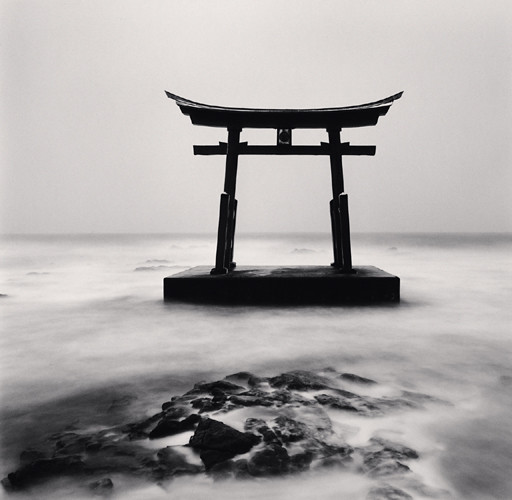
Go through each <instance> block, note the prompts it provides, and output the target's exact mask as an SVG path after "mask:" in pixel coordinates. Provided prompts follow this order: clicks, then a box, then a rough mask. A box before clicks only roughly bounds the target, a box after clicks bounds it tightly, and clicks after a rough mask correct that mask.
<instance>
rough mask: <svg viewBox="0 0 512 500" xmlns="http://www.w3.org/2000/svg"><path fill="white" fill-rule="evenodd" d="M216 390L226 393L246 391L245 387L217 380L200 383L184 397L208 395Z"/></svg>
mask: <svg viewBox="0 0 512 500" xmlns="http://www.w3.org/2000/svg"><path fill="white" fill-rule="evenodd" d="M214 389H218V390H221V391H222V392H225V393H229V394H232V393H236V392H241V391H244V390H245V387H243V386H241V385H237V384H233V383H232V382H229V381H227V380H217V381H216V382H200V383H198V384H195V385H194V388H193V389H192V390H190V391H188V392H186V393H185V394H184V396H189V395H193V394H201V393H207V394H212V391H213V390H214Z"/></svg>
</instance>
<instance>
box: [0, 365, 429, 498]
mask: <svg viewBox="0 0 512 500" xmlns="http://www.w3.org/2000/svg"><path fill="white" fill-rule="evenodd" d="M346 381H348V382H350V383H351V384H361V385H365V386H366V385H375V384H377V382H375V381H374V380H371V379H367V378H364V377H360V376H358V375H355V374H347V373H338V372H337V371H336V370H334V369H325V370H322V371H318V372H314V371H305V370H295V371H290V372H286V373H282V374H280V375H277V376H274V377H261V376H257V375H254V374H252V373H249V372H239V373H235V374H233V375H229V376H227V377H226V378H224V379H222V380H217V381H213V382H199V383H197V384H195V386H194V387H193V388H192V389H191V390H189V391H188V392H186V393H184V394H182V395H178V396H173V397H172V398H171V399H170V400H169V401H166V402H165V403H163V404H162V411H161V412H159V413H156V414H155V415H153V416H151V417H149V418H146V419H144V420H141V421H135V422H131V423H128V424H123V425H119V426H114V427H109V428H105V427H102V426H101V422H98V424H99V425H98V427H96V429H98V428H101V429H102V430H99V431H98V430H90V429H91V428H89V429H77V428H75V429H73V431H70V430H63V431H62V432H59V433H57V434H52V435H51V436H43V438H44V439H42V440H41V442H44V443H46V445H45V447H44V448H43V449H34V448H30V449H27V450H25V451H24V452H23V453H22V454H21V457H20V464H19V468H18V469H17V470H16V471H14V472H11V473H10V474H8V476H7V477H6V478H4V480H3V481H2V484H3V486H4V488H6V489H7V490H23V489H26V488H33V487H37V485H38V484H39V483H42V482H44V481H47V480H50V479H52V478H57V477H61V476H73V477H75V478H79V480H80V481H82V482H83V483H84V488H88V489H89V491H91V492H93V493H94V494H95V495H108V494H109V493H110V492H111V491H112V490H113V488H114V484H113V482H112V480H111V479H110V477H109V476H111V475H115V476H116V477H119V476H120V475H123V474H124V475H129V476H131V477H133V476H138V477H140V478H142V479H145V480H149V481H154V482H162V481H170V480H172V478H174V477H176V476H181V475H196V474H208V475H210V476H212V477H214V478H215V479H230V478H231V479H249V478H251V477H275V476H284V475H288V474H297V473H300V472H302V471H307V470H315V469H323V468H325V467H329V468H331V469H332V468H333V467H339V468H342V469H344V470H346V471H352V472H353V473H354V474H364V475H366V476H367V477H368V478H377V479H381V478H386V479H388V480H389V479H392V478H395V477H400V476H402V475H404V474H408V475H410V474H412V472H411V467H410V463H411V461H414V460H418V459H419V458H420V457H419V454H418V452H417V451H416V450H414V449H412V448H410V447H408V446H405V445H403V444H401V443H397V442H393V441H389V440H385V439H382V438H380V437H378V436H373V437H371V438H370V439H369V441H368V442H367V443H366V444H365V445H364V446H359V447H354V446H351V445H350V444H348V443H347V442H345V440H344V437H343V436H342V435H340V434H339V433H337V432H336V431H335V429H339V428H340V422H342V421H343V416H344V415H347V416H350V418H351V421H350V422H351V423H350V425H351V426H353V425H354V423H353V422H354V417H359V418H361V419H367V418H372V417H376V416H382V415H387V414H389V413H390V412H393V411H418V409H420V408H421V407H422V404H423V403H429V404H433V403H435V402H436V400H435V398H430V397H429V396H428V395H424V394H419V393H408V392H402V393H401V394H400V396H399V397H391V396H389V397H378V398H376V397H370V396H366V395H362V394H357V393H354V392H349V391H347V390H346V389H344V387H343V383H344V382H346ZM129 403H130V398H128V399H123V400H119V399H117V400H115V401H112V405H111V407H112V408H116V409H117V410H119V411H120V410H122V409H123V408H126V409H128V407H129ZM235 410H238V411H236V412H235ZM333 416H335V417H336V425H335V426H334V425H333V423H332V420H331V418H332V417H333ZM237 419H238V420H237ZM223 420H226V422H224V421H223ZM125 421H126V419H125ZM228 422H229V423H228ZM170 436H174V437H178V438H179V437H180V436H181V443H182V444H178V445H173V446H169V445H168V443H164V441H163V439H164V438H165V439H167V438H169V437H170ZM160 439H162V447H161V448H160V449H158V447H157V449H155V444H156V443H158V440H160ZM187 441H188V444H184V443H186V442H187ZM176 442H180V441H179V439H178V441H176ZM150 443H151V446H150ZM157 446H158V445H157ZM367 498H368V499H369V500H380V499H403V500H406V499H408V498H411V497H410V496H409V495H408V493H406V492H404V491H402V490H400V489H398V488H395V487H394V486H391V485H389V484H387V483H385V484H383V485H381V486H378V487H374V488H372V489H371V490H370V491H369V492H368V496H367Z"/></svg>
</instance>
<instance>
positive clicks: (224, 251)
mask: <svg viewBox="0 0 512 500" xmlns="http://www.w3.org/2000/svg"><path fill="white" fill-rule="evenodd" d="M402 93H403V92H399V93H398V94H395V95H392V96H390V97H387V98H386V99H382V100H379V101H375V102H371V103H367V104H361V105H358V106H347V107H342V108H322V109H252V108H229V107H223V106H210V105H207V104H201V103H198V102H194V101H190V100H188V99H184V98H183V97H179V96H177V95H175V94H171V93H170V92H166V94H167V97H169V98H171V99H173V100H174V101H176V104H177V105H178V106H179V107H180V109H181V111H182V112H183V113H184V114H185V115H187V116H189V117H190V119H191V121H192V123H193V124H194V125H204V126H208V127H222V128H227V130H228V142H227V143H223V142H220V143H219V144H218V145H213V146H194V154H196V155H226V172H225V178H224V192H223V193H222V194H221V198H220V213H219V229H218V235H217V253H216V259H215V267H214V268H213V269H212V270H211V274H227V273H229V272H230V271H232V270H233V269H234V268H235V266H236V264H235V262H234V261H233V255H234V242H235V227H236V211H237V204H238V202H237V200H236V198H235V193H236V177H237V170H238V157H239V156H240V155H324V156H329V159H330V164H331V180H332V195H333V198H332V200H331V202H330V213H331V229H332V242H333V252H334V262H333V263H332V265H333V266H334V267H335V268H337V269H339V271H340V272H342V273H347V274H348V273H352V272H353V269H352V251H351V246H350V224H349V215H348V196H347V194H346V193H345V187H344V182H343V164H342V157H343V155H370V156H373V155H375V146H352V145H350V144H349V143H348V142H344V143H342V142H341V139H340V136H341V130H342V129H343V128H352V127H367V126H371V125H376V124H377V121H378V119H379V117H380V116H383V115H385V114H386V113H387V112H388V110H389V108H390V107H391V105H392V104H393V101H395V100H397V99H399V98H400V97H401V96H402ZM244 128H259V129H266V128H269V129H275V130H277V143H276V145H249V144H248V143H247V142H240V133H241V131H242V129H244ZM294 129H324V130H326V131H327V134H328V137H329V142H328V143H325V142H321V143H320V145H314V146H303V145H297V146H293V145H292V132H293V130H294Z"/></svg>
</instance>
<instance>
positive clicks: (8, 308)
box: [0, 235, 512, 500]
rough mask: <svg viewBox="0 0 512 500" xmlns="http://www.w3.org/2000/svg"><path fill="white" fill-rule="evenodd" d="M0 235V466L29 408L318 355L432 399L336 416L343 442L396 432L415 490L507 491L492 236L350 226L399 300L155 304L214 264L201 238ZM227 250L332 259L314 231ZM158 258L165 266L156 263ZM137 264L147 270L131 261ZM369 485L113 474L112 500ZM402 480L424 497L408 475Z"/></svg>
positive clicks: (501, 289) (167, 389) (83, 413)
mask: <svg viewBox="0 0 512 500" xmlns="http://www.w3.org/2000/svg"><path fill="white" fill-rule="evenodd" d="M2 247H3V250H2V253H3V264H2V268H1V273H2V277H3V283H2V285H1V289H0V293H2V294H6V295H7V297H0V307H1V309H2V323H3V325H2V330H3V334H2V339H1V342H2V344H1V355H0V356H1V366H2V373H1V375H2V406H3V412H2V415H3V429H4V457H3V461H4V467H3V468H2V476H4V475H5V474H6V473H7V472H9V470H10V469H12V468H13V467H14V466H15V455H16V454H17V453H19V451H21V449H22V447H23V446H25V445H26V444H27V441H30V438H31V437H32V436H34V435H35V434H36V433H37V429H34V427H33V425H34V423H33V422H34V419H33V415H32V414H31V411H33V409H34V408H38V409H39V410H40V411H41V412H42V413H41V418H40V419H39V421H38V422H39V423H38V425H40V426H41V427H44V425H45V424H44V418H45V415H46V417H47V419H49V420H52V421H53V422H54V423H55V426H57V424H58V425H61V424H62V425H64V424H65V423H67V420H69V419H70V418H72V417H73V416H74V417H75V418H78V416H80V417H81V419H82V421H83V420H84V419H85V420H87V421H88V422H89V423H90V425H102V424H103V423H104V422H102V421H101V420H102V418H103V417H104V415H105V412H103V413H102V408H103V409H104V410H105V409H106V408H104V406H105V405H107V407H108V404H110V403H111V402H112V399H113V398H114V400H115V398H116V397H118V396H119V395H121V396H122V395H136V396H137V397H138V399H136V400H130V401H131V402H130V401H129V403H127V404H129V405H130V409H131V411H133V412H134V413H138V414H139V415H147V416H149V415H151V414H152V413H155V412H157V411H158V409H159V406H160V404H161V403H162V402H164V401H166V400H167V399H169V398H170V397H171V396H172V395H173V394H181V393H183V392H184V391H186V390H188V389H189V388H191V387H192V385H193V384H194V383H195V382H197V381H198V380H199V379H211V380H214V379H217V378H219V377H224V376H225V375H228V374H230V373H233V372H237V371H241V370H244V371H252V372H255V373H257V374H260V375H276V374H278V373H281V372H283V371H285V370H289V369H297V368H300V369H308V368H322V367H325V366H329V365H331V366H333V367H334V368H336V369H338V370H340V371H343V372H349V373H356V374H358V375H361V376H363V377H368V378H371V379H374V380H376V381H377V382H378V383H379V384H378V385H377V386H374V387H370V386H368V387H363V386H361V387H359V388H358V390H359V391H360V392H365V391H366V393H368V394H370V395H375V396H380V395H382V394H383V393H392V392H393V391H395V393H397V394H398V393H399V392H400V391H402V390H410V391H416V392H421V393H425V394H429V395H431V396H435V397H437V398H439V399H441V400H443V401H445V402H446V403H448V404H445V405H437V406H436V405H434V406H430V405H429V403H427V404H426V405H425V406H426V409H425V410H423V411H419V412H409V413H407V412H406V413H398V414H390V415H389V416H386V417H383V418H378V419H371V420H368V419H367V420H366V421H365V420H361V419H360V418H359V419H357V418H356V419H355V420H354V418H355V417H353V418H348V417H345V416H343V418H341V417H340V418H339V419H336V420H335V425H336V426H339V427H340V428H343V429H344V430H345V431H346V436H347V440H348V441H349V442H350V443H351V444H354V445H356V444H361V443H364V442H365V441H367V439H368V438H369V437H371V436H373V435H382V436H387V437H390V436H391V437H392V436H399V437H400V441H401V442H403V443H404V444H407V445H409V446H412V447H413V448H415V449H417V450H418V451H419V452H420V455H421V459H420V460H419V461H418V462H417V463H414V464H411V468H412V469H413V472H414V474H416V475H417V476H421V478H422V479H423V482H424V483H425V484H427V485H429V486H430V487H432V488H440V489H446V490H449V491H450V492H451V495H452V496H451V498H452V499H453V498H455V499H459V498H460V499H463V498H464V499H475V500H476V499H478V500H484V499H498V498H499V499H503V498H512V480H511V479H510V474H509V469H510V463H512V456H511V452H510V450H511V449H512V431H511V430H510V425H509V422H510V421H511V420H512V410H511V408H512V401H511V396H510V387H511V385H510V380H512V366H511V363H510V360H511V359H512V338H511V336H510V325H511V324H512V321H511V320H512V313H511V311H510V302H511V298H512V293H511V292H512V285H510V283H512V271H511V266H510V255H511V250H512V240H511V238H510V237H508V236H499V235H497V236H489V235H480V236H479V235H465V236H464V235H462V236H461V235H459V236H454V235H437V236H436V235H355V236H354V244H353V255H354V262H355V264H356V265H358V264H359V265H368V264H369V265H376V266H377V267H381V268H383V269H385V270H386V271H388V272H391V273H394V274H397V275H398V276H400V278H401V295H402V302H401V303H400V304H399V305H397V306H376V307H359V306H351V307H348V306H347V307H300V308H277V307H275V308H273V307H266V308H256V307H237V308H230V307H221V306H218V307H204V306H198V305H187V304H165V303H163V301H162V278H163V277H164V276H166V275H168V274H171V273H174V272H179V271H180V270H181V269H183V267H178V266H184V267H188V266H193V265H200V264H208V263H213V262H212V258H213V256H214V251H215V240H214V237H213V236H212V237H206V236H204V237H203V236H173V235H168V236H166V235H162V236H142V235H136V236H80V237H77V236H75V237H63V236H59V237H43V236H38V237H6V238H4V239H3V241H2ZM297 248H299V249H304V248H307V249H309V250H311V251H310V252H294V249H297ZM236 251H237V255H236V260H237V262H238V263H239V264H241V265H242V264H274V265H279V264H288V265H291V264H328V263H329V262H330V261H331V251H330V248H329V238H328V237H327V236H324V235H320V236H318V235H291V236H286V237H281V236H272V237H270V236H267V237H251V236H241V237H239V238H238V242H237V249H236ZM164 261H165V262H169V263H171V262H172V264H170V265H172V266H177V267H172V268H165V267H162V268H159V266H160V265H166V264H165V263H164V264H162V262H164ZM148 262H149V264H148ZM148 266H151V267H153V269H152V270H151V272H134V270H135V269H137V268H141V267H148ZM351 387H352V386H350V384H349V383H347V389H348V390H351ZM109 391H110V392H109ZM372 391H373V392H372ZM114 393H115V394H114ZM73 395H77V396H76V397H77V399H76V400H73V404H71V403H70V402H69V401H70V399H69V398H70V397H72V396H73ZM59 398H61V399H60V400H59ZM102 398H103V399H102ZM58 401H60V402H61V404H64V403H62V402H63V401H66V403H65V404H66V405H67V407H66V410H65V414H64V415H60V417H57V416H56V415H55V414H52V411H51V408H52V405H54V407H55V408H59V411H61V412H62V410H63V408H62V407H59V406H58V404H59V403H58ZM94 401H96V406H94V404H93V402H94ZM101 401H104V406H101V404H103V403H101V404H100V402H101ZM109 402H110V403H109ZM107 403H108V404H107ZM86 404H88V405H89V410H87V409H86V408H85V406H86ZM91 408H92V409H94V411H93V410H92V409H91ZM88 411H89V413H88ZM31 415H32V416H31ZM52 415H53V416H52ZM95 419H96V420H99V421H95ZM107 425H108V424H107ZM20 448H21V449H20ZM415 477H416V476H415ZM370 482H371V481H370V480H369V479H367V478H364V477H359V476H357V477H353V475H343V474H331V473H322V474H320V473H308V474H305V475H304V476H303V477H300V478H298V477H294V478H293V479H279V480H275V481H270V480H269V481H266V480H265V481H263V480H262V481H256V482H254V483H251V484H252V486H251V487H249V488H248V487H247V486H240V485H239V484H237V483H230V482H227V483H222V484H220V483H215V484H214V483H212V481H211V480H210V479H208V478H193V479H191V478H188V479H178V480H176V481H175V482H174V483H173V484H172V485H168V486H166V489H162V488H159V487H156V486H153V485H135V484H131V483H130V484H127V485H125V486H124V487H122V488H121V491H122V495H121V493H119V495H121V496H119V498H148V499H150V498H155V499H157V498H186V499H187V500H188V499H191V498H206V497H211V498H223V499H225V498H241V497H242V496H241V492H242V491H243V495H244V496H243V498H256V497H258V498H261V497H265V498H280V499H281V498H297V499H298V498H311V496H313V495H315V496H317V497H319V498H326V499H327V498H347V499H357V498H364V494H365V493H364V492H365V491H367V489H368V485H369V484H370ZM402 486H403V488H404V490H406V491H408V492H409V493H410V494H412V495H413V496H414V497H415V498H428V494H427V493H428V492H425V491H423V492H421V491H419V489H418V488H419V487H418V486H417V485H416V486H415V485H414V480H413V479H410V480H409V483H407V484H405V483H404V484H402ZM66 488H67V489H66ZM69 488H72V486H69V485H68V486H65V485H62V488H61V491H62V492H63V493H62V495H61V498H64V497H66V495H68V498H73V496H71V497H70V496H69V495H70V493H69V492H70V491H73V493H72V495H74V497H75V498H79V495H80V493H79V492H78V491H77V490H69ZM123 488H127V489H123ZM138 488H143V491H142V490H140V489H138ZM240 488H242V489H240ZM66 492H67V493H66ZM40 494H41V495H43V493H40ZM439 494H441V493H439ZM48 495H49V496H48V498H50V493H48ZM251 495H252V496H251ZM57 497H58V496H57V495H56V493H55V491H53V497H52V498H57ZM41 498H43V497H41ZM440 498H441V497H440Z"/></svg>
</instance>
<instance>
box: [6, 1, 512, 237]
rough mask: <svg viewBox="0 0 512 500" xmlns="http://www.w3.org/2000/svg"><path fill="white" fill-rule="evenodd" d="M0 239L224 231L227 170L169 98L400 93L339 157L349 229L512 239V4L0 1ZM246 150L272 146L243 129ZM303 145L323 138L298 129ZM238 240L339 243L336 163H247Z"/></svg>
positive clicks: (282, 103)
mask: <svg viewBox="0 0 512 500" xmlns="http://www.w3.org/2000/svg"><path fill="white" fill-rule="evenodd" d="M1 9H2V17H1V34H0V37H1V46H0V50H1V68H0V76H1V82H2V83H1V85H2V86H1V97H0V100H1V103H0V104H1V122H0V125H1V128H2V136H1V141H2V142H1V158H2V160H1V161H2V165H1V168H2V177H1V194H2V201H1V208H2V222H1V229H2V231H3V232H6V233H34V232H43V233H44V232H48V233H61V232H64V233H67V232H175V231H178V232H183V231H186V232H205V231H206V232H215V231H216V227H217V214H218V199H219V194H220V192H221V190H222V186H223V175H224V174H223V169H224V158H223V157H221V156H215V157H194V156H193V154H192V145H193V144H214V143H216V142H217V141H219V140H222V141H224V140H225V139H226V132H225V131H224V130H223V129H207V128H203V127H195V126H192V125H191V123H190V120H189V119H188V117H185V116H184V115H182V114H181V112H180V111H179V109H178V108H177V106H176V105H175V104H174V103H173V102H172V101H171V100H169V99H167V98H166V97H165V95H164V90H169V91H171V92H174V93H177V94H179V95H182V96H185V97H188V98H190V99H193V100H196V101H200V102H206V103H210V104H219V105H227V106H245V107H299V108H300V107H326V106H343V105H351V104H360V103H364V102H368V101H373V100H376V99H379V98H383V97H386V96H388V95H391V94H394V93H396V92H399V91H401V90H404V91H405V93H404V96H403V97H402V99H400V100H399V101H397V102H395V103H394V105H393V106H392V108H391V109H390V111H389V113H388V115H386V116H384V117H382V118H381V119H380V121H379V123H378V125H377V126H376V127H370V128H366V129H350V130H347V131H346V133H344V136H343V139H344V140H350V141H351V142H352V143H353V144H375V145H376V146H377V155H376V156H375V157H346V158H345V162H344V163H345V185H346V190H347V192H348V194H349V203H350V213H351V225H352V230H353V231H512V174H511V160H512V146H511V142H512V141H511V137H512V134H511V132H512V125H511V124H512V120H511V119H512V87H511V76H512V36H511V31H512V30H511V26H512V23H511V21H512V15H511V14H512V12H511V10H512V7H510V1H509V0H503V1H501V0H493V1H488V0H450V1H446V0H442V1H441V0H425V1H419V0H417V1H415V0H388V1H385V2H384V1H382V0H374V1H344V0H334V1H330V0H323V1H313V0H311V1H304V0H290V1H280V0H258V1H250V2H249V1H242V0H216V1H211V0H204V1H203V0H200V1H194V0H183V1H181V0H152V1H149V2H148V1H135V0H109V1H108V2H105V1H104V0H84V1H80V0H46V1H42V0H37V1H35V0H32V1H29V0H3V2H2V6H1ZM242 138H243V140H249V141H253V142H259V143H264V142H270V143H273V142H274V141H275V133H274V132H273V131H272V132H268V133H265V132H261V131H260V132H258V131H251V130H244V132H243V134H242ZM294 138H295V139H296V140H297V141H300V142H302V143H312V144H315V143H318V142H319V141H321V140H326V133H325V132H322V131H314V132H302V133H299V132H296V133H295V135H294ZM237 197H238V200H239V218H238V228H237V230H238V231H240V232H252V231H329V228H330V223H329V211H328V202H329V199H330V181H329V162H328V160H327V158H325V157H309V158H308V157H249V156H244V157H242V158H241V160H240V167H239V184H238V196H237Z"/></svg>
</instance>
